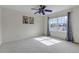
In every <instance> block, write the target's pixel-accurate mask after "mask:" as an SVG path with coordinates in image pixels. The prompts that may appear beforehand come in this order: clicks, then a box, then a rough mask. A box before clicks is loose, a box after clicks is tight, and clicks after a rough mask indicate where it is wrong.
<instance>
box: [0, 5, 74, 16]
mask: <svg viewBox="0 0 79 59" xmlns="http://www.w3.org/2000/svg"><path fill="white" fill-rule="evenodd" d="M46 6H47V7H46V9H51V10H53V12H52V13H55V12H59V11H62V10H65V9H69V8H73V7H74V5H46ZM1 7H5V8H10V9H14V10H17V11H21V12H24V13H25V12H26V13H29V14H34V13H35V12H36V10H31V8H39V5H2V6H1ZM52 13H50V12H49V13H48V12H46V15H49V14H52Z"/></svg>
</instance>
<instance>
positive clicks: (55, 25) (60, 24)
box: [49, 16, 67, 32]
mask: <svg viewBox="0 0 79 59" xmlns="http://www.w3.org/2000/svg"><path fill="white" fill-rule="evenodd" d="M49 31H59V32H66V31H67V16H62V17H57V18H53V19H49Z"/></svg>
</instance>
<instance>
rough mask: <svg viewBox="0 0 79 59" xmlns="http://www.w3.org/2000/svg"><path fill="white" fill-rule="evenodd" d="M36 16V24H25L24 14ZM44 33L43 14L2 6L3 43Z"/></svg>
mask: <svg viewBox="0 0 79 59" xmlns="http://www.w3.org/2000/svg"><path fill="white" fill-rule="evenodd" d="M23 15H26V16H32V17H34V24H23V23H22V16H23ZM41 35H43V21H42V17H41V16H34V15H30V14H26V13H23V12H19V11H16V10H12V9H7V8H2V38H3V39H2V41H3V43H5V42H9V41H15V40H21V39H27V38H31V37H35V36H41Z"/></svg>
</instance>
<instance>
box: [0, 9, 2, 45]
mask: <svg viewBox="0 0 79 59" xmlns="http://www.w3.org/2000/svg"><path fill="white" fill-rule="evenodd" d="M1 43H2V24H1V8H0V45H1Z"/></svg>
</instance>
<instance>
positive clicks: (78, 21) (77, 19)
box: [43, 6, 79, 43]
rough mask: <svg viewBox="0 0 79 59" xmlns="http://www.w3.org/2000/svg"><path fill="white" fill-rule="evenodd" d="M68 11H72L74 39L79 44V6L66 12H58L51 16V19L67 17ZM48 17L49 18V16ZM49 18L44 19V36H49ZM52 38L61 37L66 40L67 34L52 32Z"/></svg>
mask: <svg viewBox="0 0 79 59" xmlns="http://www.w3.org/2000/svg"><path fill="white" fill-rule="evenodd" d="M68 11H71V22H72V31H73V37H74V42H77V43H79V6H77V7H74V8H72V9H69V10H64V11H61V12H57V13H54V14H51V15H49V17H52V18H54V17H58V16H62V15H66V14H67V12H68ZM47 17H48V16H47ZM47 17H46V16H45V17H43V20H45V21H44V24H45V25H44V35H47V30H46V29H47ZM51 37H59V38H61V39H65V37H66V34H65V33H62V32H61V33H60V32H52V33H51Z"/></svg>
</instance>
